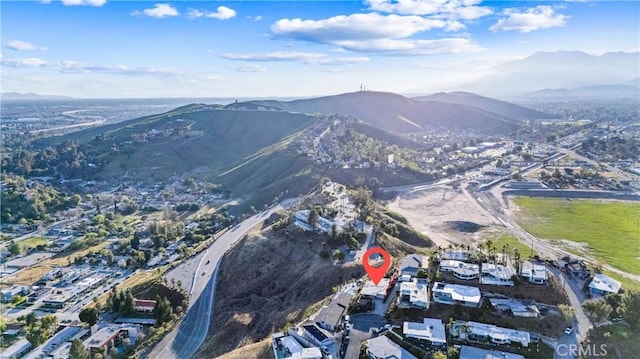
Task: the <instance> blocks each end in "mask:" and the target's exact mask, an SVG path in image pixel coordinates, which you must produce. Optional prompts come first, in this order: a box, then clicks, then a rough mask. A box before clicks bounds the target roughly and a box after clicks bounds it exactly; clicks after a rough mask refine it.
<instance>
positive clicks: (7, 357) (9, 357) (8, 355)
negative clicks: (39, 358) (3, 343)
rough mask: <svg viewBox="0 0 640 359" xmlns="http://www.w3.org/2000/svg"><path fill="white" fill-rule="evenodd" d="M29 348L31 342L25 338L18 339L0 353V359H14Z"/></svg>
mask: <svg viewBox="0 0 640 359" xmlns="http://www.w3.org/2000/svg"><path fill="white" fill-rule="evenodd" d="M29 348H31V343H29V341H28V340H27V339H25V338H22V339H19V340H18V341H16V342H15V343H13V344H11V346H10V347H8V348H7V349H5V350H4V351H3V352H2V353H0V359H15V358H20V357H21V356H22V354H24V353H26V352H27V350H29Z"/></svg>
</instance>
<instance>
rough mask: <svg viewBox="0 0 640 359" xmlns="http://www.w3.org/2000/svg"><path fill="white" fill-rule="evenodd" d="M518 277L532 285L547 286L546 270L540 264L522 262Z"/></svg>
mask: <svg viewBox="0 0 640 359" xmlns="http://www.w3.org/2000/svg"><path fill="white" fill-rule="evenodd" d="M520 276H521V277H522V278H525V279H526V280H528V281H529V283H533V284H547V282H548V281H549V277H548V276H547V268H545V266H543V265H540V264H535V263H532V262H530V261H524V262H522V264H521V265H520Z"/></svg>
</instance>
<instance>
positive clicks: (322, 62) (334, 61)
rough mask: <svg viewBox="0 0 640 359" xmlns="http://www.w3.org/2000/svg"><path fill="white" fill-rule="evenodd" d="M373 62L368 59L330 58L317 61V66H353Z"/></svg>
mask: <svg viewBox="0 0 640 359" xmlns="http://www.w3.org/2000/svg"><path fill="white" fill-rule="evenodd" d="M369 61H371V59H369V58H368V57H328V58H326V59H319V60H316V61H315V62H313V63H315V64H318V65H328V66H331V65H352V64H363V63H366V62H369Z"/></svg>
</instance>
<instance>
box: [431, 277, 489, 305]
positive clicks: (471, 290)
mask: <svg viewBox="0 0 640 359" xmlns="http://www.w3.org/2000/svg"><path fill="white" fill-rule="evenodd" d="M431 292H432V293H433V300H434V301H435V302H437V303H442V304H450V305H454V304H460V305H464V306H468V307H477V306H479V305H480V301H481V299H482V296H481V295H480V289H478V288H477V287H469V286H466V285H459V284H449V283H442V282H435V283H433V288H432V289H431Z"/></svg>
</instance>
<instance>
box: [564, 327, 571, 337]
mask: <svg viewBox="0 0 640 359" xmlns="http://www.w3.org/2000/svg"><path fill="white" fill-rule="evenodd" d="M572 333H573V328H572V327H567V328H566V329H565V330H564V334H566V335H571V334H572Z"/></svg>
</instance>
